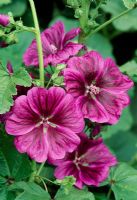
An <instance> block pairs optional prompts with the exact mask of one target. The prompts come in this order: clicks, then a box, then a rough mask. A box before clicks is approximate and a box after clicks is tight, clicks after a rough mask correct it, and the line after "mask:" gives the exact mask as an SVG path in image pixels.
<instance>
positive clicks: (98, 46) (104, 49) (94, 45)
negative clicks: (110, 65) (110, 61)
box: [86, 33, 114, 58]
mask: <svg viewBox="0 0 137 200" xmlns="http://www.w3.org/2000/svg"><path fill="white" fill-rule="evenodd" d="M86 44H87V46H88V47H89V48H90V49H92V50H97V51H99V52H100V53H101V54H102V55H103V56H104V57H108V56H109V57H112V58H114V56H113V54H112V50H113V49H112V45H111V43H110V41H109V40H108V39H107V38H106V37H105V36H103V35H101V34H100V33H96V34H94V35H93V36H92V37H89V38H88V40H87V42H86Z"/></svg>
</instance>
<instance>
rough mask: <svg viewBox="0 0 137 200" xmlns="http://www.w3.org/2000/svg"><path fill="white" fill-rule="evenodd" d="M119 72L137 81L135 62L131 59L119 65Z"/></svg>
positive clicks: (136, 65)
mask: <svg viewBox="0 0 137 200" xmlns="http://www.w3.org/2000/svg"><path fill="white" fill-rule="evenodd" d="M120 70H121V72H123V73H125V74H127V75H128V76H130V77H131V79H133V80H134V81H135V82H137V63H136V62H135V61H134V60H132V61H129V62H127V63H126V64H124V65H122V66H121V67H120Z"/></svg>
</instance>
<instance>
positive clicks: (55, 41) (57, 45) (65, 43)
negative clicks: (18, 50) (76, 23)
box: [23, 21, 83, 66]
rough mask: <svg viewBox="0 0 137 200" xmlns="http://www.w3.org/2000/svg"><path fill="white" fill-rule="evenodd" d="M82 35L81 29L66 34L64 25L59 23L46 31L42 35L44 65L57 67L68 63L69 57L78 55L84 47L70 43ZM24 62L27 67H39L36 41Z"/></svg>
mask: <svg viewBox="0 0 137 200" xmlns="http://www.w3.org/2000/svg"><path fill="white" fill-rule="evenodd" d="M79 33H80V29H79V28H74V29H72V30H70V31H69V32H67V33H65V29H64V24H63V23H62V22H61V21H59V22H56V23H55V24H54V25H53V26H51V27H50V28H48V29H46V30H45V31H44V32H42V34H41V39H42V45H43V56H44V65H45V66H47V64H52V65H56V64H59V63H62V62H64V61H66V60H67V59H68V58H69V57H71V56H74V55H76V54H77V53H78V52H79V50H80V49H81V48H83V45H81V44H77V43H74V42H70V40H71V39H73V38H74V37H76V36H77V35H78V34H79ZM23 60H24V63H25V65H26V66H30V65H33V66H38V53H37V44H36V40H33V41H32V43H31V45H30V46H29V47H28V49H27V50H26V52H25V54H24V56H23Z"/></svg>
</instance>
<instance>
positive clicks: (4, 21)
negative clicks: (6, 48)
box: [0, 14, 10, 26]
mask: <svg viewBox="0 0 137 200" xmlns="http://www.w3.org/2000/svg"><path fill="white" fill-rule="evenodd" d="M9 23H10V19H9V16H8V15H3V14H0V25H2V26H7V25H8V24H9Z"/></svg>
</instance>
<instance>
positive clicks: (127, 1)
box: [123, 0, 137, 8]
mask: <svg viewBox="0 0 137 200" xmlns="http://www.w3.org/2000/svg"><path fill="white" fill-rule="evenodd" d="M123 2H124V5H125V6H126V7H127V8H134V6H135V4H136V3H137V0H123Z"/></svg>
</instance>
